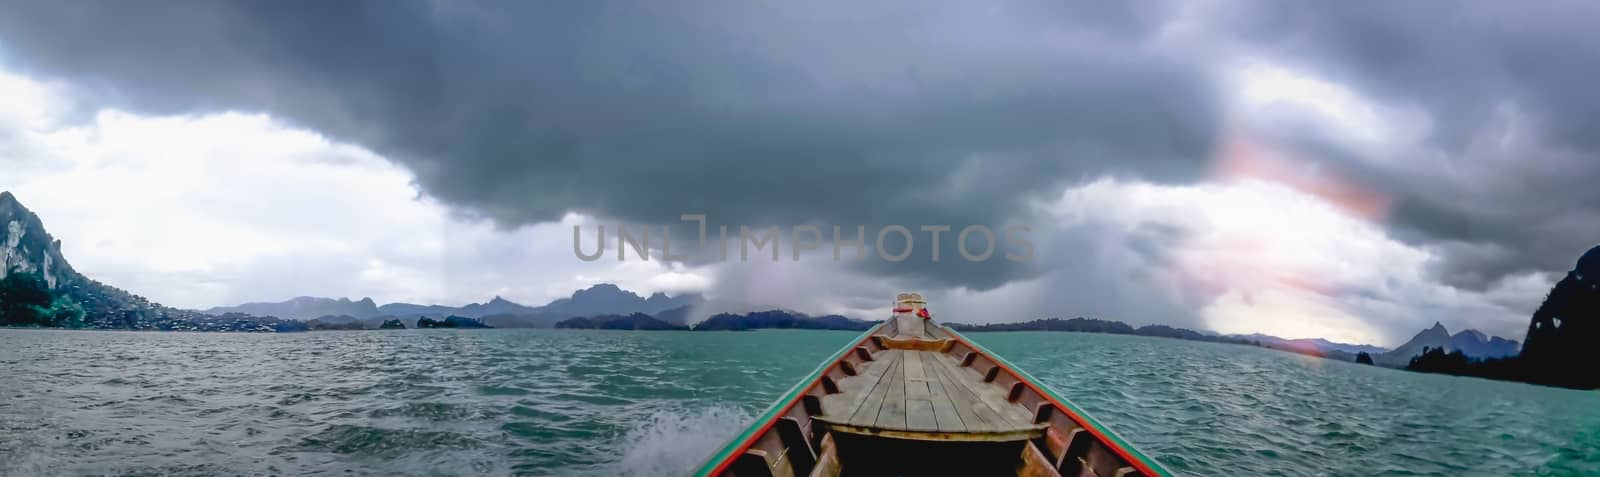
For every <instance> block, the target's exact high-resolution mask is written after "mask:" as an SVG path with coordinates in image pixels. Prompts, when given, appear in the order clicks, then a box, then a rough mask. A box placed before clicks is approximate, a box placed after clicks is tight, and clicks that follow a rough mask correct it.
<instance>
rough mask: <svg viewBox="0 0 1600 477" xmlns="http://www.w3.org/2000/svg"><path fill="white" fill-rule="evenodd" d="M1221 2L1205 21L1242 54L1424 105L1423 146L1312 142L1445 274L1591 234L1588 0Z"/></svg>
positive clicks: (1558, 249) (1591, 6)
mask: <svg viewBox="0 0 1600 477" xmlns="http://www.w3.org/2000/svg"><path fill="white" fill-rule="evenodd" d="M1223 5H1224V8H1223V9H1222V10H1221V11H1218V12H1213V13H1212V14H1213V15H1214V16H1213V18H1212V20H1213V21H1214V22H1215V25H1216V27H1217V28H1216V30H1217V31H1219V32H1227V34H1228V35H1230V36H1232V37H1233V38H1232V41H1234V42H1237V43H1238V44H1239V45H1242V46H1243V48H1244V49H1246V50H1249V51H1250V52H1251V53H1252V54H1259V55H1265V56H1269V57H1271V58H1272V59H1273V60H1274V61H1277V62H1281V63H1284V64H1291V65H1295V66H1296V67H1298V68H1301V69H1303V70H1306V71H1311V72H1314V73H1315V74H1317V75H1319V76H1321V77H1324V78H1327V79H1329V80H1332V81H1336V82H1338V83H1340V84H1344V85H1347V86H1350V87H1351V88H1353V89H1354V90H1356V91H1358V92H1359V93H1360V94H1362V95H1364V96H1367V97H1368V98H1369V99H1371V100H1372V101H1374V102H1375V103H1376V104H1380V105H1383V106H1388V107H1409V108H1419V109H1421V110H1422V111H1424V112H1425V113H1426V114H1427V119H1428V120H1429V121H1430V123H1431V126H1432V132H1431V134H1430V135H1429V136H1428V137H1427V138H1425V143H1424V144H1422V145H1420V147H1417V148H1414V149H1406V150H1400V151H1392V152H1389V153H1385V154H1383V155H1382V156H1381V157H1358V155H1356V154H1353V153H1349V152H1348V150H1347V149H1346V148H1344V145H1340V144H1327V143H1324V144H1321V145H1320V147H1318V148H1317V150H1319V152H1321V153H1322V154H1318V155H1317V156H1319V157H1323V158H1330V160H1329V161H1328V164H1325V165H1327V166H1330V167H1333V168H1337V169H1338V170H1341V171H1343V172H1346V173H1348V174H1350V175H1352V176H1353V177H1358V178H1361V179H1362V180H1363V182H1365V183H1366V184H1369V185H1371V186H1373V187H1376V188H1378V189H1379V190H1382V191H1384V192H1386V193H1387V194H1389V195H1391V196H1393V197H1394V198H1395V199H1396V202H1395V208H1394V210H1393V216H1392V223H1393V224H1394V225H1395V226H1396V227H1397V233H1398V235H1399V236H1401V237H1404V238H1407V239H1408V241H1411V242H1413V243H1418V244H1423V245H1429V246H1432V247H1434V248H1436V249H1437V250H1438V251H1440V252H1441V253H1442V254H1443V258H1444V261H1443V262H1442V263H1440V264H1439V274H1440V276H1441V277H1442V278H1443V279H1445V280H1446V281H1447V283H1451V284H1454V285H1458V286H1463V287H1467V288H1473V289H1483V288H1485V287H1487V286H1490V285H1491V284H1493V282H1494V281H1495V280H1497V279H1499V278H1501V277H1504V276H1506V275H1507V274H1511V273H1518V272H1525V271H1530V270H1547V271H1548V270H1561V271H1564V270H1567V269H1569V268H1571V266H1572V264H1573V262H1574V261H1575V260H1576V257H1577V255H1578V254H1580V253H1582V252H1583V251H1584V250H1586V249H1588V248H1589V247H1591V246H1593V245H1594V244H1595V243H1597V242H1600V187H1596V186H1595V184H1597V183H1600V135H1596V134H1595V133H1594V131H1595V130H1596V128H1597V127H1600V93H1597V92H1596V90H1595V89H1594V88H1593V87H1592V86H1591V85H1592V83H1593V82H1594V78H1596V77H1600V35H1596V34H1595V33H1594V28H1593V25H1592V23H1593V22H1592V20H1593V19H1594V18H1597V17H1600V5H1597V4H1595V3H1593V2H1576V1H1557V2H1541V3H1537V4H1529V3H1516V2H1382V3H1369V2H1314V1H1313V2H1262V3H1224V4H1223ZM1290 134H1291V135H1294V136H1298V137H1299V138H1300V140H1302V141H1313V142H1315V141H1316V140H1315V139H1314V137H1315V136H1316V134H1315V133H1313V132H1310V131H1298V132H1295V133H1290ZM1340 149H1346V150H1345V152H1339V150H1340Z"/></svg>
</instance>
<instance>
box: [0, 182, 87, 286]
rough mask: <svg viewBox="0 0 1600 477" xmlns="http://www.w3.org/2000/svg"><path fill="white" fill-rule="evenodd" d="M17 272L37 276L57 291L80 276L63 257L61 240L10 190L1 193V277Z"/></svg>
mask: <svg viewBox="0 0 1600 477" xmlns="http://www.w3.org/2000/svg"><path fill="white" fill-rule="evenodd" d="M14 272H22V273H37V274H39V275H40V276H41V277H43V278H44V281H45V284H46V285H48V286H49V287H50V288H56V287H57V286H60V285H61V284H63V283H64V282H66V281H67V280H69V279H71V278H72V277H75V276H76V273H75V272H73V270H72V266H70V265H68V264H67V261H66V259H65V258H63V257H62V256H61V241H59V240H56V239H55V238H53V237H51V236H50V233H49V232H46V231H45V230H44V223H43V222H42V221H40V220H39V216H37V215H34V213H33V212H31V211H29V210H28V208H27V207H24V206H23V205H22V203H21V202H19V201H18V200H17V197H16V196H15V195H12V194H11V192H10V191H5V192H0V278H4V277H5V276H6V275H9V274H11V273H14Z"/></svg>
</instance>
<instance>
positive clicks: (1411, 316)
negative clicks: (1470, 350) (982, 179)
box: [1048, 179, 1549, 345]
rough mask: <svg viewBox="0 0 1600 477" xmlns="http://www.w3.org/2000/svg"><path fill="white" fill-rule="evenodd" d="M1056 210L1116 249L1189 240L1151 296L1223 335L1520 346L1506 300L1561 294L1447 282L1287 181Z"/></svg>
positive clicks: (1517, 284)
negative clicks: (1466, 335)
mask: <svg viewBox="0 0 1600 477" xmlns="http://www.w3.org/2000/svg"><path fill="white" fill-rule="evenodd" d="M1048 208H1049V210H1050V211H1051V212H1052V213H1053V214H1054V215H1055V217H1057V218H1058V219H1059V220H1060V221H1062V223H1063V225H1066V226H1072V227H1086V228H1091V229H1094V230H1098V232H1096V233H1098V234H1102V235H1105V236H1108V237H1110V238H1111V241H1113V242H1128V241H1134V240H1136V237H1135V235H1136V234H1137V233H1138V231H1139V230H1140V229H1141V227H1149V226H1153V225H1155V226H1162V227H1170V228H1171V229H1173V230H1175V231H1177V232H1176V233H1173V234H1171V235H1170V237H1171V240H1168V241H1165V242H1162V243H1161V244H1160V246H1161V247H1162V248H1161V250H1162V251H1163V252H1164V253H1166V254H1170V257H1171V260H1170V261H1166V262H1162V261H1145V262H1143V264H1144V265H1148V266H1151V267H1152V269H1150V270H1146V271H1145V273H1146V274H1147V275H1148V276H1150V277H1153V278H1151V279H1147V280H1146V281H1145V285H1142V286H1147V287H1150V288H1151V290H1150V293H1149V294H1148V296H1154V297H1162V296H1165V297H1167V298H1168V299H1169V300H1172V301H1173V302H1174V303H1175V304H1178V305H1181V306H1192V307H1194V309H1195V311H1196V312H1197V313H1198V315H1199V317H1200V319H1201V325H1202V326H1203V327H1204V328H1207V329H1210V330H1213V331H1218V332H1222V333H1251V332H1263V333H1268V334H1274V335H1278V336H1282V337H1287V338H1300V337H1325V338H1329V339H1334V340H1344V341H1349V342H1366V343H1377V344H1387V345H1394V344H1398V343H1399V342H1401V341H1403V340H1405V339H1406V338H1409V337H1410V334H1411V333H1415V332H1416V331H1417V330H1419V329H1421V328H1422V327H1425V326H1427V325H1429V324H1431V323H1432V322H1433V321H1442V322H1445V323H1446V324H1447V325H1448V326H1450V327H1451V328H1452V329H1455V330H1460V329H1462V328H1465V327H1477V328H1480V329H1484V330H1485V331H1490V332H1493V333H1500V334H1501V335H1502V336H1511V337H1514V338H1515V337H1517V336H1518V334H1517V333H1515V330H1516V329H1517V328H1518V327H1519V326H1520V324H1521V323H1522V322H1524V321H1525V319H1526V312H1525V311H1524V310H1520V309H1517V308H1515V307H1508V306H1506V304H1505V303H1506V300H1507V299H1506V296H1510V295H1520V294H1524V293H1527V292H1528V291H1529V290H1534V289H1538V288H1540V287H1545V289H1548V286H1549V285H1548V279H1544V280H1541V279H1540V278H1538V277H1537V276H1534V277H1528V278H1519V279H1518V280H1513V281H1508V282H1506V283H1504V284H1502V285H1501V286H1499V287H1496V288H1494V289H1491V290H1490V291H1489V292H1487V293H1478V292H1472V291H1466V290H1461V289H1457V288H1454V287H1451V286H1448V285H1444V284H1442V283H1439V282H1438V281H1437V279H1436V278H1437V277H1433V276H1431V275H1430V274H1429V272H1428V271H1429V270H1430V269H1431V267H1430V265H1431V264H1432V263H1433V262H1434V261H1435V260H1437V257H1436V256H1435V255H1434V254H1433V253H1432V252H1430V251H1429V250H1426V249H1423V248H1418V247H1414V246H1411V245H1408V244H1406V243H1403V242H1400V241H1398V240H1396V239H1394V238H1392V237H1390V236H1388V234H1387V232H1386V231H1385V230H1384V229H1383V228H1382V227H1381V226H1380V225H1379V224H1376V223H1372V222H1368V221H1366V220H1363V219H1361V218H1357V217H1354V216H1351V215H1349V214H1347V213H1346V212H1345V211H1343V210H1341V209H1340V208H1338V207H1336V206H1334V205H1332V204H1329V203H1327V202H1325V201H1323V200H1321V199H1319V198H1318V197H1316V196H1312V195H1308V194H1305V193H1302V192H1300V191H1298V190H1295V189H1292V188H1289V187H1286V186H1283V185H1279V184H1275V183H1268V182H1260V181H1236V182H1227V183H1205V184H1198V185H1189V186H1164V185H1154V184H1147V183H1138V182H1122V181H1115V180H1105V179H1103V180H1099V181H1095V182H1092V183H1089V184H1087V185H1084V186H1081V187H1077V188H1073V189H1070V190H1068V191H1067V192H1066V193H1065V194H1063V196H1062V198H1061V200H1059V201H1058V202H1056V203H1054V204H1050V205H1049V206H1048ZM1168 287H1170V288H1168ZM1162 291H1167V293H1161V292H1162ZM1129 320H1130V321H1139V320H1137V319H1134V318H1132V317H1130V318H1129Z"/></svg>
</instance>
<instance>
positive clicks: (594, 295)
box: [204, 283, 705, 328]
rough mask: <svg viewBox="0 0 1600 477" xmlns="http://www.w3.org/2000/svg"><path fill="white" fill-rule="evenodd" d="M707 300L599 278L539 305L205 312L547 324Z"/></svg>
mask: <svg viewBox="0 0 1600 477" xmlns="http://www.w3.org/2000/svg"><path fill="white" fill-rule="evenodd" d="M704 302H705V299H704V298H703V297H701V296H700V295H699V294H694V293H686V294H682V295H678V296H668V295H667V294H665V293H659V292H658V293H655V294H653V295H650V296H648V297H644V296H640V295H638V294H636V293H633V292H631V291H627V290H623V289H622V288H619V287H617V286H616V285H613V284H610V283H601V284H598V285H594V286H591V287H589V288H586V289H582V290H578V291H575V292H573V293H572V296H570V297H567V298H559V299H556V300H554V301H551V302H550V303H547V304H545V305H541V306H528V305H523V304H520V303H516V302H513V301H511V300H507V299H505V298H501V297H498V296H496V297H494V298H492V299H490V300H489V301H486V302H483V303H471V304H468V305H464V306H459V307H453V306H447V305H418V304H414V303H388V304H384V305H378V304H376V303H375V302H373V300H372V299H371V298H362V299H360V300H351V299H349V298H321V297H309V296H302V297H295V298H291V299H288V300H285V301H281V302H262V303H245V304H242V305H234V306H223V307H216V308H211V309H208V310H205V311H204V312H205V313H212V314H218V313H245V314H250V315H256V316H277V317H282V318H289V319H294V320H302V321H306V320H313V319H321V320H322V321H330V322H339V321H349V320H360V321H371V320H379V319H387V318H395V317H406V318H409V319H411V320H415V319H416V318H418V317H424V316H425V317H429V318H440V317H447V316H461V317H467V318H479V319H482V320H483V321H484V322H485V323H487V324H489V325H491V326H495V327H498V328H548V327H551V326H554V325H555V323H556V322H559V321H561V320H565V319H568V318H573V317H588V316H601V315H628V314H633V313H644V314H648V315H658V314H668V315H672V314H671V313H668V312H671V311H673V310H680V311H679V312H678V313H677V315H686V313H687V309H689V308H692V307H695V306H698V305H700V304H702V303H704ZM674 316H675V319H676V320H677V322H679V324H683V323H682V322H683V321H686V319H687V317H686V316H676V315H674ZM379 321H382V320H379Z"/></svg>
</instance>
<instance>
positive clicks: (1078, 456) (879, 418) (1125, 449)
mask: <svg viewBox="0 0 1600 477" xmlns="http://www.w3.org/2000/svg"><path fill="white" fill-rule="evenodd" d="M695 475H703V476H727V475H737V476H742V477H755V476H763V477H764V476H798V475H808V476H839V475H849V476H873V475H904V476H911V475H1017V476H1075V477H1076V476H1105V477H1112V476H1164V475H1171V474H1170V473H1169V472H1167V471H1166V470H1165V469H1162V468H1161V467H1160V466H1159V465H1157V464H1156V463H1155V461H1154V460H1152V459H1150V458H1148V457H1146V456H1144V455H1143V454H1141V453H1139V452H1138V451H1137V450H1135V449H1134V448H1133V447H1132V446H1130V445H1128V444H1127V442H1126V441H1123V440H1122V439H1121V438H1120V437H1117V436H1116V435H1115V434H1114V433H1112V432H1111V431H1110V430H1108V429H1106V428H1105V427H1104V426H1101V425H1100V424H1099V423H1097V422H1095V421H1094V420H1092V419H1090V418H1089V417H1088V416H1087V415H1086V414H1084V413H1083V411H1082V410H1080V409H1078V408H1077V407H1076V406H1073V405H1072V404H1071V403H1070V402H1068V401H1067V400H1066V399H1064V398H1062V397H1061V396H1059V395H1058V394H1056V393H1054V392H1053V391H1051V390H1049V389H1048V388H1047V387H1045V386H1044V385H1042V384H1040V383H1038V381H1037V380H1035V379H1033V378H1032V377H1031V376H1028V375H1027V374H1026V373H1023V372H1022V371H1020V370H1018V369H1016V367H1014V366H1012V365H1011V364H1010V363H1007V362H1005V360H1003V359H1001V358H1000V357H999V356H996V355H995V354H993V353H991V352H989V351H988V350H986V349H984V348H982V347H981V346H979V345H977V344H976V343H973V342H972V341H970V340H968V339H967V338H966V337H964V336H962V335H961V334H960V333H957V332H956V331H955V330H951V329H949V328H947V327H944V326H942V325H939V324H937V323H935V322H934V321H933V320H932V317H931V315H930V314H929V313H928V312H927V309H926V303H925V302H924V301H923V300H922V296H921V295H919V294H916V293H902V294H900V295H898V296H897V297H896V298H895V307H894V314H893V315H892V316H891V317H890V318H889V319H888V320H886V321H884V322H883V323H881V324H879V325H877V326H875V327H873V328H872V329H870V330H868V331H867V332H865V333H863V334H862V335H861V336H858V337H857V338H856V339H855V340H853V341H852V342H851V344H849V345H847V346H845V347H844V348H841V349H840V350H839V351H838V352H836V353H834V355H833V356H832V357H830V358H828V360H826V361H824V362H823V364H822V365H821V366H820V367H818V368H817V370H815V371H813V372H812V373H811V375H810V376H808V377H807V378H806V379H804V380H802V381H801V382H800V383H799V384H797V385H796V386H795V387H794V388H793V389H791V390H790V391H789V392H788V393H787V394H785V395H784V396H783V397H782V398H780V399H779V400H778V401H777V402H776V403H774V404H773V406H772V407H771V408H769V409H768V410H767V411H766V412H765V413H763V415H762V416H761V417H759V418H758V419H757V420H756V422H755V423H754V424H753V425H752V426H751V427H750V428H749V429H746V430H745V432H743V433H741V434H740V435H739V436H737V437H735V438H734V439H733V440H732V441H730V442H729V443H728V444H727V445H726V446H725V447H724V448H723V449H722V450H721V451H719V452H718V453H717V454H716V455H713V456H712V458H711V460H709V461H708V462H707V463H706V464H705V466H703V467H702V468H701V469H700V470H699V471H698V472H697V473H696V474H695Z"/></svg>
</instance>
